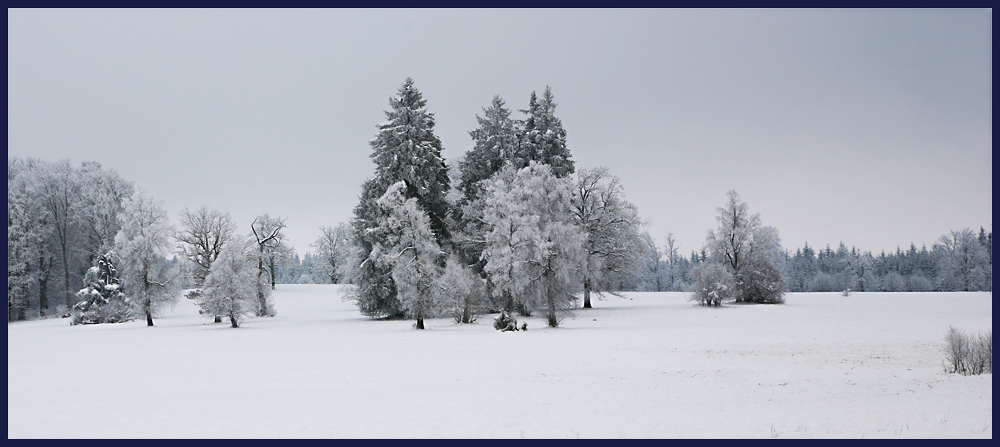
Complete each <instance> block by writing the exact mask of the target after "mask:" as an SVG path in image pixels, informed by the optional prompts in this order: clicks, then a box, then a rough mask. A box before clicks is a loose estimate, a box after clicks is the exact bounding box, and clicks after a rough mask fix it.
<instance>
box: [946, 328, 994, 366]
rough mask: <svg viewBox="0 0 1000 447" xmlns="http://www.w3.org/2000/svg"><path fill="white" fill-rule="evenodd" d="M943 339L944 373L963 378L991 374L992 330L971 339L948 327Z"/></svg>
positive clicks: (963, 333)
mask: <svg viewBox="0 0 1000 447" xmlns="http://www.w3.org/2000/svg"><path fill="white" fill-rule="evenodd" d="M944 339H945V371H946V372H949V373H955V374H961V375H963V376H971V375H978V374H993V329H990V330H989V331H987V332H984V333H982V334H979V335H978V336H975V337H972V336H970V335H968V334H966V333H965V332H962V331H960V330H958V329H955V328H954V327H950V326H949V327H948V334H947V335H945V338H944Z"/></svg>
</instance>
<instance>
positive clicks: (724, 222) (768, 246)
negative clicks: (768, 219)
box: [706, 191, 784, 303]
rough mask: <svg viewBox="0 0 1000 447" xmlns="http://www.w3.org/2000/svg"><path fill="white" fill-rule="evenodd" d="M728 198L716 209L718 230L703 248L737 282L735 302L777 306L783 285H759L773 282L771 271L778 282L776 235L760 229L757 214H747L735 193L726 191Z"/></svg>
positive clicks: (779, 249)
mask: <svg viewBox="0 0 1000 447" xmlns="http://www.w3.org/2000/svg"><path fill="white" fill-rule="evenodd" d="M728 197H729V200H728V201H727V202H726V205H725V206H724V207H720V208H717V211H718V213H719V215H718V216H716V220H717V221H718V222H719V227H718V229H716V230H715V231H709V233H708V238H707V241H706V246H707V247H708V249H709V251H710V252H711V256H712V259H713V260H714V261H715V262H719V263H722V264H724V265H725V266H726V268H728V269H729V271H730V273H732V275H733V278H734V280H735V281H736V290H735V293H734V298H735V300H736V301H737V302H747V303H779V302H781V296H782V294H783V293H784V290H783V287H784V281H783V280H782V281H781V283H780V284H777V283H767V284H762V283H761V281H769V280H774V279H775V276H774V275H772V274H771V273H772V270H775V271H777V272H778V276H777V279H781V274H780V269H778V268H777V266H776V263H777V259H778V257H779V256H781V243H780V239H779V238H778V231H777V230H776V229H774V228H773V227H764V226H762V225H761V223H760V214H750V208H749V206H748V205H747V203H746V202H744V201H743V200H742V199H740V196H739V194H737V193H736V191H729V193H728ZM765 291H768V292H767V293H765Z"/></svg>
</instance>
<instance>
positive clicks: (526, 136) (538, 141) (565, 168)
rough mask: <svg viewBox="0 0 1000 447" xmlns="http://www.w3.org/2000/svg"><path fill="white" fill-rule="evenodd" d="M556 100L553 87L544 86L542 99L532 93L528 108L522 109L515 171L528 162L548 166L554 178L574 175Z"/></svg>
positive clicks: (518, 124) (518, 129)
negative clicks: (557, 115) (557, 116)
mask: <svg viewBox="0 0 1000 447" xmlns="http://www.w3.org/2000/svg"><path fill="white" fill-rule="evenodd" d="M555 111H556V101H555V97H554V96H553V95H552V88H550V87H549V86H546V87H545V92H544V93H543V94H542V98H541V99H538V98H537V96H536V95H535V92H531V99H530V100H529V101H528V108H527V109H524V110H521V112H523V113H525V114H527V117H525V119H524V120H523V121H519V122H518V123H517V133H518V135H519V137H520V138H519V140H520V141H519V145H518V153H517V156H516V157H515V160H514V166H515V167H516V168H523V167H526V166H527V165H528V162H530V161H536V162H539V163H543V164H546V165H549V166H550V167H551V170H552V174H553V175H555V176H556V177H559V178H562V177H567V176H569V175H570V174H572V173H573V170H574V166H573V160H570V156H571V155H570V152H569V149H568V148H567V147H566V130H565V129H564V128H563V125H562V121H561V120H560V119H559V118H556V116H555Z"/></svg>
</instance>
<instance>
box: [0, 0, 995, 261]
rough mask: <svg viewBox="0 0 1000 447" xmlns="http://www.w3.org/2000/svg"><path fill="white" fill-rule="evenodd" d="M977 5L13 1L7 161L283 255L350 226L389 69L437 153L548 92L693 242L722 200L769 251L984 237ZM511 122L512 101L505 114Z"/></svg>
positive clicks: (603, 162) (597, 150)
mask: <svg viewBox="0 0 1000 447" xmlns="http://www.w3.org/2000/svg"><path fill="white" fill-rule="evenodd" d="M992 24H993V15H992V11H991V10H863V11H853V10H778V11H775V10H308V11H298V10H166V11H158V10H69V11H66V10H20V9H9V10H8V12H7V150H8V155H9V156H18V157H39V158H44V159H48V160H57V159H63V158H68V159H71V160H72V161H73V163H74V164H78V163H79V162H80V161H83V160H95V161H99V162H101V163H102V164H103V165H104V166H106V167H109V168H113V169H115V170H117V171H118V172H119V173H120V174H121V175H122V176H123V177H125V178H126V179H129V180H133V181H135V182H137V183H139V184H141V185H143V186H144V187H146V188H147V189H148V190H149V191H150V192H151V193H152V194H153V195H154V196H155V197H156V198H158V199H161V200H164V201H165V205H166V207H167V210H168V211H169V212H170V216H171V219H172V221H173V222H174V223H175V224H176V223H177V216H178V213H179V212H180V211H181V210H182V209H184V208H185V207H187V208H192V209H194V208H197V207H199V206H201V205H206V206H208V207H210V208H214V209H219V210H222V211H227V212H229V213H231V214H232V215H233V217H234V218H235V220H236V221H237V223H238V224H239V226H240V232H246V233H249V228H250V222H251V221H252V220H253V218H254V216H256V215H257V214H260V213H265V212H266V213H270V214H271V215H280V216H284V217H287V218H288V230H287V234H288V236H289V240H290V242H291V244H293V245H294V246H295V248H296V249H297V251H298V252H299V254H304V253H305V252H306V251H310V250H311V248H310V247H309V244H310V243H311V242H313V241H314V240H315V239H316V237H317V236H318V235H319V227H320V226H321V225H328V226H329V225H334V224H336V223H337V222H339V221H347V220H348V219H350V217H351V215H352V209H353V207H354V205H355V204H356V202H357V197H358V194H359V192H360V185H361V182H362V181H363V180H364V179H365V178H367V177H369V176H371V175H372V174H373V173H374V165H373V164H372V162H371V160H370V158H369V157H368V155H369V154H370V153H371V148H370V147H369V145H368V141H369V140H370V139H372V138H373V137H374V136H375V133H376V128H375V125H376V124H377V123H379V122H382V121H384V120H385V115H384V113H383V111H384V110H386V109H387V108H388V107H389V102H388V99H389V97H390V96H392V95H393V94H395V92H396V89H397V88H398V87H399V85H400V84H401V83H402V82H403V80H404V79H405V78H406V77H407V76H410V77H412V78H413V79H414V81H415V83H416V86H417V88H418V89H420V90H421V91H422V92H423V94H424V98H425V99H427V101H428V109H429V110H430V111H431V112H433V113H435V115H436V118H437V129H436V130H437V134H438V135H439V136H440V137H441V140H442V142H443V144H444V147H445V152H444V155H445V157H446V158H447V159H449V160H450V161H453V160H455V159H456V158H457V157H458V156H459V155H461V154H463V153H465V152H466V151H468V150H469V149H471V147H472V140H471V138H470V137H469V135H468V131H470V130H472V129H474V128H475V127H476V119H475V115H476V114H482V108H483V107H486V106H488V105H489V103H490V100H491V98H492V97H493V95H496V94H499V95H500V96H502V97H503V98H504V99H505V100H506V102H507V105H508V107H510V108H511V109H521V108H525V107H526V106H527V102H528V97H529V95H530V94H531V92H532V91H538V92H539V93H541V91H542V90H544V88H545V86H546V85H550V86H551V87H552V90H553V93H554V94H555V98H556V101H557V102H558V104H559V106H558V107H557V108H556V115H557V116H558V117H559V118H561V119H562V121H563V125H564V127H565V128H566V130H567V134H568V137H567V141H568V145H569V148H570V151H571V152H572V153H573V158H574V160H575V161H576V164H577V167H595V166H607V167H608V168H609V169H610V170H611V172H612V173H613V174H616V175H618V176H619V177H621V180H622V183H623V185H624V186H625V192H626V195H627V196H628V198H629V200H631V201H632V202H633V203H635V204H636V205H637V206H638V208H639V212H640V214H641V215H642V216H643V218H644V219H645V220H646V221H647V222H648V228H649V231H650V232H651V234H652V235H653V236H655V237H656V239H657V241H658V242H660V243H662V242H663V238H664V236H665V235H666V233H667V231H671V232H673V233H674V235H675V237H676V239H677V240H678V241H679V242H680V244H681V247H680V250H681V253H682V254H685V255H686V254H689V253H690V252H691V250H696V249H700V248H701V246H702V244H703V243H704V240H705V233H706V232H707V231H708V230H709V229H712V228H715V225H716V224H715V214H716V213H715V208H716V207H718V206H721V205H722V204H723V203H724V201H725V199H726V197H725V194H726V191H728V190H730V189H735V190H736V191H737V192H739V193H740V195H741V196H742V197H743V199H744V200H746V201H747V202H748V203H749V205H750V208H751V210H752V211H754V212H759V213H760V215H761V219H762V221H763V223H764V224H766V225H771V226H774V227H776V228H777V229H778V230H779V232H780V235H781V237H782V242H783V244H784V246H785V247H787V248H791V249H792V250H794V249H795V248H797V247H801V246H802V244H803V243H804V242H808V243H809V244H810V245H812V246H816V247H822V246H825V245H826V244H827V243H829V244H831V245H832V246H833V247H836V245H837V243H838V242H839V241H844V242H845V243H847V244H848V245H849V246H850V245H855V246H857V247H858V248H861V249H864V250H871V251H873V252H876V253H878V251H880V250H883V249H885V250H887V251H890V250H892V251H894V250H895V248H896V246H897V245H898V246H902V247H904V248H905V247H908V246H909V243H910V242H911V241H912V242H915V243H916V244H917V246H918V247H919V246H920V244H921V243H924V242H926V243H927V245H928V247H929V246H930V245H931V244H932V243H933V242H934V240H935V239H936V238H937V237H938V236H940V235H942V234H944V233H946V232H947V231H948V230H953V229H954V230H957V229H961V228H965V227H971V228H974V229H977V230H978V228H979V226H985V227H986V228H987V230H992V223H993V221H992V216H993V193H992V187H993V167H992V164H993V153H992V143H993V128H992V119H993V111H992V94H993V84H992V82H993V81H992V80H993V72H992ZM522 116H523V115H522V114H520V113H514V117H516V118H520V117H522Z"/></svg>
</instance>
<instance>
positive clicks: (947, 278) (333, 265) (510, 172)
mask: <svg viewBox="0 0 1000 447" xmlns="http://www.w3.org/2000/svg"><path fill="white" fill-rule="evenodd" d="M555 108H556V102H555V100H554V97H553V95H552V91H551V89H550V88H548V87H546V89H545V91H544V92H543V94H542V95H541V97H538V96H537V95H536V94H535V93H534V92H532V94H531V96H530V99H529V101H528V108H527V109H523V110H520V112H521V113H522V114H523V115H524V116H523V118H521V119H514V118H512V117H511V111H510V110H509V109H508V108H507V107H506V104H505V102H504V100H503V99H502V98H500V97H499V96H495V97H494V98H493V100H492V103H491V104H490V106H489V107H487V108H484V109H483V115H482V116H479V115H477V116H476V119H477V121H478V124H479V125H478V127H477V128H476V129H474V130H472V131H470V132H469V135H470V136H471V138H472V140H473V143H474V146H473V148H472V149H471V150H469V151H468V152H467V153H465V154H464V155H463V156H462V157H461V158H460V159H459V160H458V161H457V163H455V164H454V165H449V164H448V163H446V161H445V160H444V158H443V157H442V156H441V150H442V147H441V141H440V139H439V138H438V137H437V136H436V135H435V134H434V126H435V119H434V114H433V113H430V112H429V111H428V110H427V107H426V100H424V99H423V96H422V94H421V93H420V91H419V90H417V89H416V87H415V86H414V85H413V81H412V80H411V79H407V80H406V81H405V82H404V83H403V85H402V86H401V87H400V88H399V90H398V92H397V95H395V96H394V97H392V98H390V109H389V110H387V111H386V117H387V121H386V122H384V123H382V124H379V125H378V126H377V127H378V133H377V135H376V136H375V138H374V139H372V140H371V142H370V145H371V147H372V150H373V152H372V154H371V158H372V160H373V161H374V162H375V165H376V170H375V175H374V176H373V177H371V178H369V179H368V180H366V181H365V182H364V183H363V184H362V192H361V196H360V200H359V203H358V205H357V206H356V207H355V209H354V218H353V219H352V220H351V222H350V223H346V224H345V223H340V224H338V225H335V226H331V227H321V228H320V232H321V234H320V237H319V238H318V239H317V240H316V241H315V242H314V243H313V244H311V247H312V248H313V249H314V250H313V251H312V252H309V253H306V254H305V255H304V257H302V258H300V257H299V255H298V254H297V253H296V252H295V250H294V248H293V247H290V246H288V245H287V243H286V242H285V241H284V239H285V238H284V234H283V230H284V229H285V226H286V223H285V219H282V218H277V217H271V216H269V215H268V214H262V215H260V216H258V217H257V218H256V219H255V220H254V221H253V223H252V224H251V231H250V233H249V234H247V235H239V234H237V226H236V224H235V222H234V221H233V220H232V218H231V217H230V215H229V214H228V213H223V212H220V211H216V210H209V209H207V208H206V207H201V208H199V209H197V210H195V211H188V210H184V211H183V212H182V213H181V215H180V230H179V231H175V229H174V227H172V226H171V225H170V223H169V219H168V217H167V214H166V212H165V211H164V210H163V208H162V205H161V204H160V203H158V202H156V201H155V200H153V199H152V197H150V196H149V195H148V194H147V193H145V192H144V191H142V190H140V189H138V188H136V186H135V185H134V184H133V183H132V182H129V181H126V180H124V179H123V178H121V177H120V176H119V175H118V174H117V173H116V172H115V171H114V170H109V169H105V168H103V167H102V166H101V165H100V164H99V163H96V162H83V163H81V164H80V166H78V167H74V166H71V165H70V163H69V162H68V161H59V162H47V161H42V160H37V159H19V158H16V157H11V158H8V168H7V170H8V175H7V192H8V194H7V198H8V200H7V214H8V225H7V243H8V258H7V290H8V293H7V296H8V300H7V302H8V320H9V321H16V320H23V319H26V318H27V317H29V316H35V315H37V316H39V317H42V318H44V317H48V316H52V315H59V316H72V317H73V321H74V323H101V322H118V321H125V320H129V319H132V318H145V319H146V321H147V323H148V324H149V325H152V324H153V316H154V315H155V314H156V312H157V309H158V308H160V307H162V306H163V305H164V304H168V303H170V302H171V301H172V300H174V299H176V297H177V295H178V290H179V288H180V287H182V286H183V287H190V288H193V289H194V291H193V292H191V293H190V294H189V295H188V296H189V297H190V298H194V299H197V300H198V303H199V304H200V305H201V307H202V311H203V313H205V314H207V315H209V316H214V318H215V320H216V322H220V321H221V320H222V318H228V319H229V320H230V322H231V324H232V325H233V327H237V326H238V325H239V322H240V321H241V320H242V319H243V318H245V317H246V316H251V315H256V316H273V315H274V307H273V305H272V303H271V301H270V292H271V290H273V289H274V286H275V284H276V283H351V284H354V285H355V287H354V288H353V289H351V290H350V292H349V293H350V297H351V298H353V299H354V300H356V303H357V305H358V308H359V309H360V310H361V312H362V313H363V314H365V315H369V316H372V317H376V318H407V317H409V318H413V319H415V320H416V327H418V328H423V320H424V318H430V317H438V316H444V315H451V316H453V317H454V318H455V320H456V321H459V322H462V323H470V322H472V321H474V320H475V315H476V314H477V313H482V312H489V313H494V312H502V313H503V314H504V315H512V314H513V313H514V312H518V313H520V314H521V315H525V316H527V315H531V313H532V312H543V313H544V315H545V317H546V320H547V321H548V324H549V325H550V326H557V325H558V323H559V315H560V311H562V310H565V309H567V308H570V307H573V306H576V305H577V303H578V298H577V297H578V296H580V295H582V306H583V307H584V308H588V307H591V299H592V295H593V294H596V295H598V296H601V295H603V294H604V293H612V294H614V293H616V291H627V290H643V291H689V292H692V298H693V299H694V300H696V301H698V302H699V303H701V304H702V305H705V306H718V305H720V304H721V303H723V302H725V301H727V300H728V301H735V302H747V303H780V302H782V300H783V299H782V296H783V293H784V292H785V291H843V290H857V291H931V290H947V291H952V290H963V291H974V290H992V263H993V259H992V244H993V234H992V232H986V231H985V230H984V229H980V231H979V233H978V234H976V233H975V232H973V231H972V230H969V229H963V230H959V231H952V232H950V233H949V234H947V235H944V236H942V237H941V238H940V239H939V240H938V241H937V242H936V243H935V244H933V246H932V248H931V249H930V250H928V249H927V248H926V247H923V248H921V249H920V250H917V248H916V246H914V245H912V244H911V246H910V248H909V250H906V251H903V250H899V249H897V251H896V253H890V254H886V253H881V254H880V255H879V256H873V255H872V254H871V253H870V252H861V251H859V250H857V249H855V248H853V247H852V248H851V249H847V247H846V246H845V245H844V244H843V243H841V244H840V246H839V247H838V248H837V249H836V250H832V249H831V248H830V247H829V246H827V247H826V248H825V249H824V250H814V249H813V248H811V247H810V246H809V245H808V244H806V245H805V246H804V247H803V248H800V249H797V250H796V251H795V253H794V254H792V253H790V252H788V251H785V250H783V249H782V248H781V243H780V238H779V236H778V231H777V230H776V229H774V228H773V227H768V226H764V225H762V224H761V221H760V216H759V215H758V214H751V213H750V212H749V208H748V206H747V204H746V202H744V201H743V200H742V199H740V197H739V195H738V194H737V193H736V192H735V191H730V192H729V194H728V200H727V202H726V203H725V205H724V206H722V207H719V208H718V209H717V212H718V215H717V217H716V219H717V221H718V227H717V228H716V229H714V230H712V231H710V232H709V234H708V237H707V238H706V242H705V245H704V246H703V247H701V248H700V250H697V251H692V252H691V254H690V256H681V255H680V254H679V251H680V246H679V245H678V244H677V243H676V240H675V239H674V238H673V235H672V234H669V233H668V234H667V236H666V239H665V243H664V244H663V246H662V247H661V246H658V244H657V243H656V240H655V239H654V238H653V237H652V236H651V235H650V234H649V233H648V232H647V231H644V230H643V228H642V223H641V221H640V218H639V215H638V212H637V210H636V207H635V206H634V205H633V204H631V203H630V202H628V201H627V200H626V199H625V196H624V192H623V188H622V185H621V183H620V181H619V179H618V178H617V177H616V176H614V175H612V174H611V173H609V172H608V170H607V169H606V168H602V167H598V168H594V169H577V168H576V166H575V163H574V162H573V160H572V157H571V154H570V152H569V149H568V148H567V146H566V131H565V129H564V128H563V126H562V122H561V121H560V120H559V118H557V117H556V116H555ZM453 186H454V187H453ZM171 256H172V257H173V259H169V258H170V257H171ZM32 312H35V313H32Z"/></svg>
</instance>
